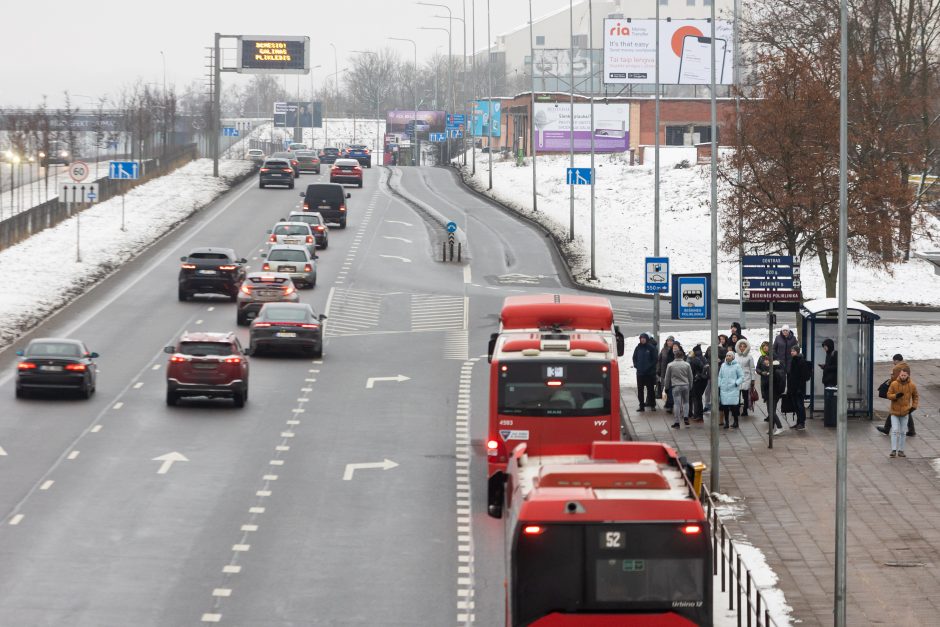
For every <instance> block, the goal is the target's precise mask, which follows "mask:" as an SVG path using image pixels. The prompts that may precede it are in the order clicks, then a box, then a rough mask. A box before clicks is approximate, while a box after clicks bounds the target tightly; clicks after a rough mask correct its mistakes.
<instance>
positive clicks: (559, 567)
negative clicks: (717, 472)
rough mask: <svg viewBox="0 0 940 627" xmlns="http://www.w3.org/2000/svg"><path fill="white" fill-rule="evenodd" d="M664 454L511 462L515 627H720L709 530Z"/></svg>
mask: <svg viewBox="0 0 940 627" xmlns="http://www.w3.org/2000/svg"><path fill="white" fill-rule="evenodd" d="M702 468H703V466H701V465H697V466H696V467H695V469H694V470H693V469H692V467H691V466H688V465H685V464H684V460H680V459H679V458H678V457H677V456H676V452H675V451H674V450H673V449H671V448H669V447H668V446H666V445H664V444H658V443H647V442H596V443H594V445H593V447H592V449H591V452H590V454H589V455H581V456H570V455H569V456H557V457H551V456H546V457H541V458H530V457H529V456H528V455H527V454H526V445H524V444H520V445H519V446H518V447H517V448H516V450H515V451H514V452H513V455H512V459H511V460H510V463H509V468H508V470H509V473H510V475H509V480H508V491H507V495H508V497H509V498H508V503H507V507H508V509H509V511H508V516H507V517H506V534H507V535H506V550H507V559H506V564H507V573H506V584H507V585H506V625H507V627H522V626H532V627H588V626H590V627H629V626H637V627H639V626H643V627H650V626H658V627H691V626H694V625H705V626H711V625H712V555H711V542H710V540H709V537H710V535H709V530H708V519H707V517H706V515H705V511H704V509H703V508H702V505H701V504H700V503H699V501H698V499H697V498H696V493H695V489H694V488H693V485H692V482H691V481H690V479H689V474H695V473H699V474H695V481H696V483H697V482H698V481H699V480H700V476H701V475H700V472H701V469H702Z"/></svg>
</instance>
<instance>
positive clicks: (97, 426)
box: [91, 425, 101, 433]
mask: <svg viewBox="0 0 940 627" xmlns="http://www.w3.org/2000/svg"><path fill="white" fill-rule="evenodd" d="M99 431H101V425H95V426H94V427H92V428H91V432H92V433H98V432H99Z"/></svg>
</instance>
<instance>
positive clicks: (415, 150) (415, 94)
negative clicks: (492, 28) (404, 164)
mask: <svg viewBox="0 0 940 627" xmlns="http://www.w3.org/2000/svg"><path fill="white" fill-rule="evenodd" d="M487 1H489V0H487ZM388 39H391V40H393V41H407V42H409V43H410V44H411V45H412V46H414V49H415V61H414V71H415V80H414V81H412V83H411V93H412V96H413V97H414V107H415V108H414V122H413V124H414V126H413V127H412V132H413V133H414V146H412V149H411V150H412V153H413V154H414V165H418V86H417V85H418V81H417V74H418V44H417V43H415V40H414V39H408V38H406V37H388Z"/></svg>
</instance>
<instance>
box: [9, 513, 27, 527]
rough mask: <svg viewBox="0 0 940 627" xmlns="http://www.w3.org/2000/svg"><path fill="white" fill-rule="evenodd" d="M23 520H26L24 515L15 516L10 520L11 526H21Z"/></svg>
mask: <svg viewBox="0 0 940 627" xmlns="http://www.w3.org/2000/svg"><path fill="white" fill-rule="evenodd" d="M23 518H25V516H24V515H23V514H17V515H16V516H14V517H13V518H11V519H10V524H11V525H18V524H20V522H22V520H23Z"/></svg>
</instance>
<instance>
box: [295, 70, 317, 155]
mask: <svg viewBox="0 0 940 627" xmlns="http://www.w3.org/2000/svg"><path fill="white" fill-rule="evenodd" d="M321 67H323V66H322V65H314V66H312V67H311V68H310V106H311V107H312V106H313V98H314V96H313V71H314V70H316V69H318V68H321ZM297 80H300V77H298V79H297ZM297 91H298V95H297V98H298V100H299V99H300V93H299V92H300V88H299V87H298V88H297ZM298 117H300V116H298ZM310 117H311V120H310V124H311V127H310V150H313V146H314V144H315V143H316V142H315V141H314V139H313V126H312V125H313V119H312V118H313V110H312V109H311V111H310ZM321 117H322V108H321ZM298 122H299V120H298ZM301 141H302V140H301Z"/></svg>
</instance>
